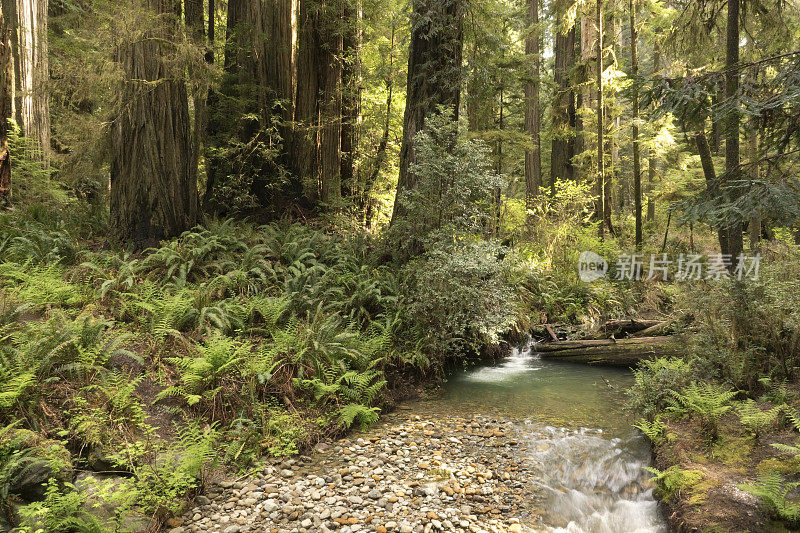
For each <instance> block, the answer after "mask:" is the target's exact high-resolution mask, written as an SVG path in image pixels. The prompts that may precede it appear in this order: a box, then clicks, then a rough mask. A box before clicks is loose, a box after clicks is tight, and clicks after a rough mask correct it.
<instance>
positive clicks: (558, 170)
mask: <svg viewBox="0 0 800 533" xmlns="http://www.w3.org/2000/svg"><path fill="white" fill-rule="evenodd" d="M567 4H568V2H566V1H565V0H557V1H556V2H555V3H554V9H555V16H556V32H555V36H554V37H553V39H554V46H553V48H554V56H555V57H554V61H555V64H554V67H553V69H554V70H553V78H554V82H555V95H554V97H553V112H552V115H553V128H552V131H553V140H552V144H551V150H552V152H551V154H550V184H551V187H552V188H553V192H554V191H555V183H556V180H573V179H575V167H574V166H573V157H574V156H575V135H574V134H575V125H576V110H575V92H574V91H573V89H572V84H571V82H570V72H571V70H572V68H573V67H574V65H575V26H574V25H572V26H571V27H570V28H569V29H568V30H566V31H562V30H563V28H562V27H561V24H562V21H563V19H564V13H565V11H566V10H567V7H568V5H567Z"/></svg>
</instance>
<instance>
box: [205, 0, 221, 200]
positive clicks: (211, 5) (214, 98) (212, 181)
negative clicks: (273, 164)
mask: <svg viewBox="0 0 800 533" xmlns="http://www.w3.org/2000/svg"><path fill="white" fill-rule="evenodd" d="M216 17H217V7H216V2H215V0H208V48H207V49H206V63H208V64H209V65H213V64H214V62H215V61H216V58H215V57H214V46H215V43H216V38H217V20H216ZM218 101H219V95H218V94H217V93H216V92H215V91H213V90H210V91H209V92H208V96H207V97H206V104H205V108H206V121H205V131H204V132H203V136H204V137H205V138H206V139H210V138H212V137H213V136H214V135H216V133H217V125H216V122H215V121H214V120H213V118H212V116H211V115H212V113H209V110H212V111H213V109H214V108H215V107H216V106H217V102H218ZM215 188H216V167H215V165H214V164H213V161H212V160H211V158H209V157H208V154H206V190H205V192H204V193H203V200H202V206H203V208H204V209H206V208H207V206H208V205H209V203H210V200H211V198H212V197H213V195H214V189H215Z"/></svg>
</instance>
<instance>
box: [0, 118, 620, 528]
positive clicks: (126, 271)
mask: <svg viewBox="0 0 800 533" xmlns="http://www.w3.org/2000/svg"><path fill="white" fill-rule="evenodd" d="M432 128H434V131H435V132H436V134H437V136H438V137H437V138H438V141H434V139H433V137H421V139H420V141H421V142H420V145H421V150H422V152H423V153H424V154H426V156H429V157H430V160H434V159H435V158H436V157H437V155H436V154H435V153H434V152H435V151H436V150H437V149H438V148H437V147H439V146H441V144H442V143H446V144H452V143H456V144H458V145H459V146H460V147H461V148H460V149H461V150H462V151H463V153H462V155H464V156H465V157H466V156H469V157H472V158H473V161H474V162H475V164H476V165H477V166H473V165H470V166H468V167H463V166H460V165H456V159H453V158H450V159H448V158H441V157H440V158H439V159H437V160H439V161H440V163H441V166H436V167H432V168H429V169H420V172H425V173H427V174H431V175H435V174H436V173H439V175H440V176H445V175H446V176H448V177H449V178H451V179H452V178H453V177H455V180H454V182H452V183H451V184H450V185H448V186H453V187H460V188H461V190H462V191H465V192H464V196H463V198H461V199H459V200H458V202H461V203H462V204H464V205H463V206H461V207H459V205H454V203H453V202H452V201H449V202H447V203H446V204H442V203H438V201H432V200H429V199H430V198H434V197H433V196H432V195H429V196H422V197H419V198H416V199H413V200H411V201H412V202H413V205H414V209H416V210H417V211H416V213H417V216H419V217H422V216H428V217H434V216H436V218H437V220H440V221H441V222H440V223H439V224H437V225H436V226H435V227H434V229H433V230H431V231H430V232H427V233H425V232H423V231H422V230H421V228H419V227H415V228H408V227H404V226H400V227H398V228H393V230H392V232H389V233H388V234H385V235H383V236H376V235H374V234H371V233H368V232H365V231H363V230H354V229H350V228H347V227H342V226H340V225H337V222H336V219H333V220H325V219H319V220H318V221H315V222H314V223H312V224H308V223H306V224H301V223H298V222H291V221H288V220H287V221H281V222H275V223H272V224H268V225H258V224H255V223H251V222H247V221H236V220H232V219H228V220H209V221H208V222H207V223H206V224H204V225H203V226H199V227H197V228H195V229H193V230H191V231H188V232H186V233H184V234H183V235H181V236H180V237H179V238H177V239H174V240H170V241H166V242H164V243H163V244H162V245H161V246H159V247H154V248H150V249H147V250H144V251H141V252H135V253H131V252H126V251H123V250H117V249H113V248H108V247H105V246H104V245H103V243H102V241H100V240H98V239H97V236H98V235H100V234H101V233H102V230H103V227H104V224H106V219H105V215H104V212H103V210H102V209H88V210H87V209H85V208H84V203H83V202H81V201H79V200H77V199H75V198H74V197H72V195H71V194H70V192H69V190H68V189H63V188H62V186H61V185H60V183H59V182H58V181H57V180H54V179H52V178H51V177H49V176H46V175H43V174H45V171H44V170H43V169H42V168H41V167H37V166H36V165H32V166H31V168H32V169H33V170H32V171H31V172H30V174H29V175H27V176H24V175H23V173H22V172H21V171H20V172H18V173H17V179H18V182H20V183H21V187H24V185H25V184H26V183H27V180H30V181H31V182H34V180H38V181H39V184H38V185H36V190H32V191H31V192H30V194H29V196H28V198H29V201H26V202H24V203H19V204H18V205H17V206H15V208H14V209H13V210H11V211H7V212H5V213H0V338H2V340H3V342H2V343H0V361H1V362H2V364H1V365H0V421H1V422H2V424H3V425H4V426H5V429H4V430H3V433H2V434H0V476H2V479H3V483H2V485H3V486H4V487H6V489H5V490H4V491H3V492H2V493H0V511H2V516H3V517H4V519H5V520H7V521H10V522H11V523H17V524H21V525H22V526H23V529H25V530H30V531H34V530H37V529H40V528H41V529H44V530H46V531H62V530H80V531H85V530H100V529H103V528H106V529H109V528H110V529H118V530H126V529H135V528H136V527H137V526H138V525H139V524H140V523H142V522H144V523H147V522H149V521H150V520H151V519H153V518H155V519H156V521H158V522H160V521H163V520H165V519H167V518H169V517H170V516H174V515H177V514H180V512H181V511H182V509H183V507H182V505H183V503H182V502H183V501H184V497H185V496H186V495H187V494H192V493H195V492H196V491H198V490H201V489H202V487H203V484H204V482H205V480H206V479H207V476H208V475H209V473H210V472H211V471H213V470H214V469H216V468H226V469H233V470H235V471H238V472H239V473H240V474H244V473H247V472H249V471H257V470H258V469H260V468H261V466H262V465H263V463H264V461H265V460H267V459H268V458H270V457H276V456H278V457H279V456H285V455H292V454H296V453H298V452H301V451H303V450H307V449H308V448H309V447H311V446H312V445H314V444H315V443H317V442H319V441H320V440H322V439H326V438H330V437H332V436H336V435H339V434H341V433H342V432H343V431H345V430H347V429H348V428H351V427H366V426H368V425H370V424H372V423H374V422H375V421H376V420H377V419H378V417H379V415H380V412H381V410H382V409H384V408H386V407H387V406H388V405H389V403H390V399H389V398H390V397H391V394H388V393H389V392H390V391H391V390H398V389H402V388H404V387H407V386H408V385H412V384H413V383H414V382H415V381H417V380H420V379H427V380H436V379H438V378H439V377H441V376H443V373H444V371H445V369H446V368H447V365H448V364H450V363H452V362H455V361H456V360H457V361H459V364H467V363H468V362H469V361H470V360H473V361H475V360H477V359H478V358H479V357H481V356H486V355H489V354H497V353H500V352H498V351H497V350H498V348H500V346H501V344H502V342H503V339H504V338H506V337H507V336H508V335H512V336H519V335H525V334H526V332H527V331H528V330H529V329H530V327H531V326H532V325H533V324H538V323H542V322H575V321H581V320H583V321H585V322H586V324H592V323H597V321H598V320H600V319H602V318H603V317H608V316H618V315H622V314H625V313H626V312H627V311H629V310H630V309H631V308H632V307H633V306H634V302H635V298H634V297H633V296H632V295H631V294H630V292H631V291H630V289H629V288H628V287H626V286H624V285H623V284H616V283H612V282H610V281H606V282H602V283H600V284H596V285H591V286H589V285H585V284H581V283H580V282H578V281H577V279H576V278H575V275H574V264H575V262H576V261H577V254H576V253H572V252H569V253H565V250H567V249H573V248H574V247H575V245H576V242H575V239H577V240H579V242H580V244H579V246H598V247H599V246H603V247H605V248H607V249H608V247H609V246H610V245H609V244H608V243H605V244H601V243H600V242H599V241H598V240H597V239H596V237H593V234H594V229H593V227H592V226H591V225H589V226H587V225H585V224H584V223H583V222H582V220H581V219H579V218H577V217H576V218H566V219H565V218H563V217H559V216H557V215H556V213H558V212H559V211H560V210H561V209H563V208H564V206H566V205H569V204H574V203H575V202H581V201H584V202H585V201H587V199H586V196H582V195H585V193H584V192H583V191H581V190H579V189H575V188H574V187H573V188H569V187H566V186H565V188H564V189H561V188H560V189H559V193H558V194H557V195H556V196H555V197H554V198H552V199H547V200H546V201H545V202H544V203H543V204H542V206H541V208H540V209H541V210H540V218H541V224H539V225H538V226H537V227H538V231H539V232H541V235H540V236H538V237H536V239H541V241H542V242H544V243H546V244H543V245H539V244H536V243H537V242H538V241H537V240H534V239H528V238H527V237H526V242H525V244H520V245H516V246H513V247H511V246H509V245H508V244H504V243H501V242H500V241H499V240H497V239H494V238H492V236H491V234H490V235H489V236H488V237H486V236H485V229H484V227H485V224H486V222H487V221H488V220H490V218H491V213H492V212H491V206H487V205H481V204H480V203H479V202H477V203H476V201H475V198H476V197H477V196H479V195H480V194H481V190H482V189H484V188H485V187H487V183H488V185H489V186H492V182H491V181H489V182H486V181H483V180H482V179H481V177H482V176H484V175H485V173H486V172H487V168H486V165H485V163H484V162H485V161H486V153H485V151H484V150H483V148H482V146H481V145H480V144H478V143H475V142H474V141H470V140H468V139H466V138H465V137H464V136H463V134H462V133H461V132H459V130H458V129H457V128H454V127H453V126H452V124H451V123H450V122H449V121H444V120H443V121H441V122H440V123H439V124H438V125H437V123H434V124H433V125H432ZM436 128H439V129H436ZM437 142H438V143H439V144H436V143H437ZM426 151H429V152H431V153H430V154H427V153H426ZM448 161H449V163H448ZM448 164H449V165H451V166H450V167H449V168H448V166H447V165H448ZM23 176H24V177H23ZM498 179H499V178H498ZM41 180H44V181H41ZM432 181H433V180H432ZM31 186H32V187H33V186H34V185H33V183H32V185H31ZM470 191H472V192H470ZM451 200H452V199H451ZM439 213H444V215H443V216H441V217H439V216H437V215H438V214H439ZM464 213H470V214H469V215H467V216H465V215H464ZM512 222H513V220H512V221H510V222H509V223H512ZM547 228H549V229H547ZM516 234H518V235H520V236H521V235H523V234H522V233H519V232H518V231H517V232H516ZM412 239H413V242H412ZM397 243H404V244H401V245H399V246H398V245H397ZM407 245H408V246H414V247H416V248H417V249H416V250H415V252H414V253H413V255H412V254H409V253H408V248H407ZM554 251H556V252H558V253H553V252H554ZM567 272H570V273H569V274H568V273H567ZM89 486H91V490H87V487H89ZM20 497H22V498H23V499H20ZM25 501H29V502H32V503H28V504H24V503H25ZM23 504H24V505H23Z"/></svg>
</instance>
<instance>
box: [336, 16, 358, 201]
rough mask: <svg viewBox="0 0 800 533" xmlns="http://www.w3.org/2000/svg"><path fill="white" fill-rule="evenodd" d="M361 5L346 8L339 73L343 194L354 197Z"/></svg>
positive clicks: (356, 183)
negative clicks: (341, 60) (340, 72)
mask: <svg viewBox="0 0 800 533" xmlns="http://www.w3.org/2000/svg"><path fill="white" fill-rule="evenodd" d="M362 18H363V13H362V8H361V2H360V1H358V2H354V3H353V4H348V5H347V6H346V7H345V24H346V25H347V26H346V31H345V34H344V63H343V70H342V162H341V175H342V194H345V195H347V196H348V197H351V198H352V197H353V196H354V195H355V194H356V191H357V189H358V183H359V176H358V174H359V169H358V144H359V138H360V135H361V83H362V81H361V41H362V31H361V23H362Z"/></svg>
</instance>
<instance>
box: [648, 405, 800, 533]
mask: <svg viewBox="0 0 800 533" xmlns="http://www.w3.org/2000/svg"><path fill="white" fill-rule="evenodd" d="M719 425H720V430H719V436H718V437H717V438H716V439H714V440H713V441H710V440H709V437H708V432H707V430H705V429H703V428H702V427H701V425H700V424H698V423H697V422H696V421H686V420H670V421H669V422H667V429H666V432H667V438H666V442H663V443H661V444H659V445H657V446H654V450H653V454H654V465H655V466H656V468H658V469H659V470H661V471H662V472H671V474H668V475H669V476H670V477H671V481H670V482H668V483H671V486H672V487H673V488H674V489H675V490H674V492H673V493H672V494H670V495H664V499H665V504H666V507H667V509H668V511H667V513H666V514H667V519H668V521H669V524H670V527H671V529H672V530H673V531H712V532H714V531H750V532H756V531H770V532H776V533H777V532H784V531H791V530H790V529H787V528H786V527H785V526H784V525H782V524H780V523H778V522H774V521H772V520H771V519H770V518H769V516H768V514H767V513H766V509H765V507H764V505H763V502H762V501H761V500H759V498H758V497H756V496H755V495H754V494H752V493H751V492H748V491H745V490H742V487H743V486H748V485H753V484H755V483H756V482H757V479H758V475H759V474H764V473H766V472H775V471H777V472H781V473H784V474H789V473H792V472H796V471H797V469H798V466H800V458H798V457H794V458H792V457H790V456H787V454H786V453H782V452H780V451H779V450H777V449H776V448H774V447H773V446H772V444H776V443H778V444H783V445H787V446H789V445H791V444H793V443H794V442H795V437H796V432H794V431H790V430H788V429H777V428H775V429H771V430H769V431H764V432H763V433H762V434H760V435H759V436H758V437H755V436H754V435H753V434H752V433H750V432H748V431H747V430H746V429H745V428H743V427H742V426H741V424H739V421H738V419H737V417H736V415H735V414H732V413H731V414H729V415H727V416H726V417H725V418H723V419H722V420H720V422H719Z"/></svg>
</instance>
